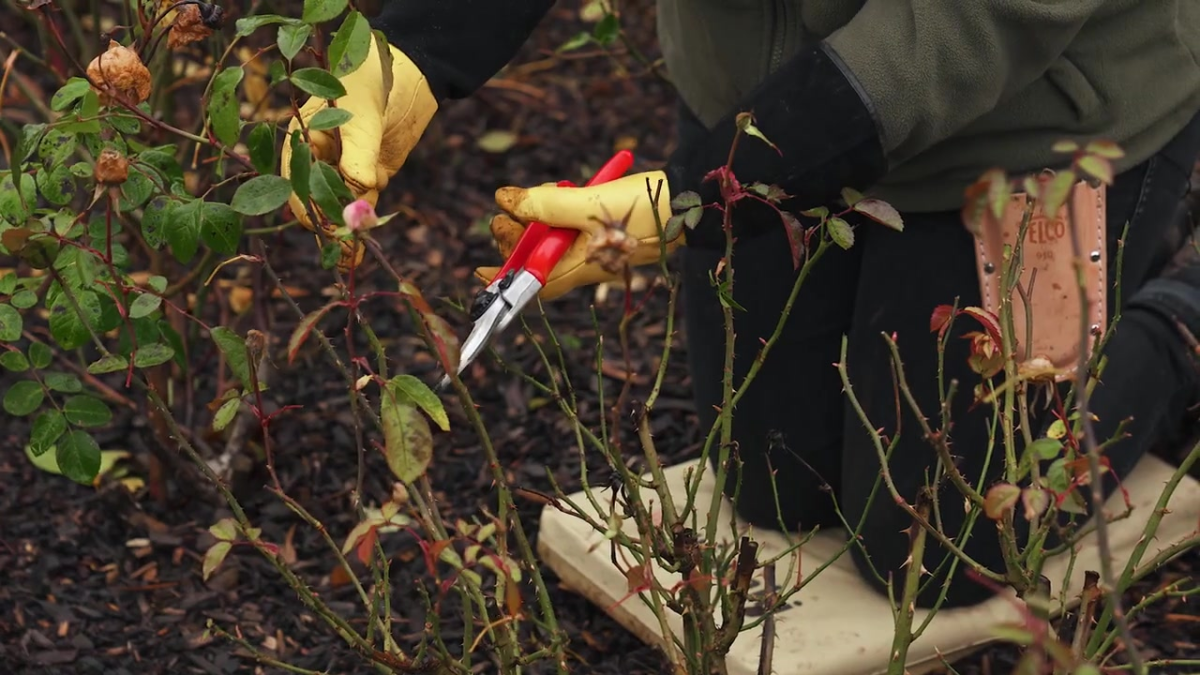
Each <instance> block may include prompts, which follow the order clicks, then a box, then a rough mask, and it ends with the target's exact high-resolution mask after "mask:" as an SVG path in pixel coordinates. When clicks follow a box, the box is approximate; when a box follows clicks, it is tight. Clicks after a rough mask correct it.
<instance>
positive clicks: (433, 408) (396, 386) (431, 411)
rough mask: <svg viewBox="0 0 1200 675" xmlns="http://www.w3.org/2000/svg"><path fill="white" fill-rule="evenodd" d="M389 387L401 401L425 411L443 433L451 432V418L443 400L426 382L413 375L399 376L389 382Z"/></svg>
mask: <svg viewBox="0 0 1200 675" xmlns="http://www.w3.org/2000/svg"><path fill="white" fill-rule="evenodd" d="M388 386H389V387H390V388H391V389H392V393H393V395H395V396H396V397H397V398H398V399H399V400H400V401H402V402H405V403H415V404H416V405H417V406H419V407H420V408H421V410H424V411H425V414H427V415H429V417H430V419H432V420H433V421H434V422H435V423H437V425H438V427H439V428H440V429H441V430H442V431H449V430H450V418H449V417H448V416H447V415H446V409H445V408H444V407H443V406H442V401H441V399H439V398H438V397H437V394H435V393H433V390H431V389H430V388H429V387H428V386H426V385H425V383H424V382H422V381H421V380H418V379H417V378H415V377H413V376H412V375H397V376H396V377H393V378H392V379H391V381H390V382H388Z"/></svg>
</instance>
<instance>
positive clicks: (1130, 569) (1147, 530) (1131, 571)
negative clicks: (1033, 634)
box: [1087, 443, 1200, 655]
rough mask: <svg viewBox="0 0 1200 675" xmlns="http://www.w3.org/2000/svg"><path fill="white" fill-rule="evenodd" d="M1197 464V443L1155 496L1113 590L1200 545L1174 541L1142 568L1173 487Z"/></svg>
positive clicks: (1100, 625)
mask: <svg viewBox="0 0 1200 675" xmlns="http://www.w3.org/2000/svg"><path fill="white" fill-rule="evenodd" d="M1197 461H1200V443H1197V444H1196V445H1194V446H1192V451H1191V452H1190V453H1188V456H1187V457H1186V458H1184V460H1183V461H1182V462H1180V464H1179V466H1178V467H1176V469H1175V472H1174V473H1172V474H1171V478H1170V479H1169V480H1168V481H1167V484H1166V486H1165V487H1164V488H1163V491H1162V493H1161V494H1159V496H1158V502H1157V503H1155V505H1154V511H1152V512H1151V514H1150V518H1149V519H1148V520H1147V521H1146V526H1145V527H1144V528H1143V529H1142V536H1141V538H1140V539H1139V540H1138V543H1137V545H1136V546H1134V549H1133V553H1132V555H1130V557H1129V561H1128V562H1127V563H1126V564H1125V570H1124V573H1123V574H1122V575H1121V580H1120V581H1119V582H1118V583H1116V584H1114V585H1113V588H1115V589H1118V590H1119V589H1123V588H1128V587H1129V586H1130V585H1131V584H1132V583H1133V582H1134V581H1135V580H1136V579H1139V578H1141V577H1142V576H1144V575H1146V574H1148V573H1150V572H1151V571H1153V570H1154V569H1156V568H1157V567H1158V566H1159V565H1161V564H1163V563H1165V562H1166V561H1167V560H1170V559H1171V558H1173V557H1175V556H1176V555H1179V554H1180V553H1182V552H1183V551H1186V550H1189V549H1191V548H1193V547H1195V546H1197V545H1200V536H1192V537H1189V538H1187V539H1184V540H1183V541H1179V542H1176V543H1175V544H1174V545H1172V546H1169V547H1167V548H1166V549H1164V550H1162V551H1160V552H1159V553H1158V555H1156V556H1155V557H1154V558H1153V559H1152V560H1151V561H1150V562H1149V563H1147V564H1145V565H1142V566H1141V567H1139V565H1141V564H1142V556H1144V555H1145V554H1146V549H1147V548H1149V547H1150V542H1152V541H1154V538H1155V535H1156V534H1157V533H1158V526H1159V524H1160V523H1161V522H1162V519H1163V516H1165V515H1166V514H1167V513H1168V509H1167V506H1168V505H1169V504H1170V502H1171V497H1172V496H1173V495H1174V494H1175V490H1176V488H1177V487H1178V486H1179V483H1180V481H1182V480H1183V478H1184V477H1185V476H1187V475H1188V472H1189V471H1190V470H1191V468H1192V465H1194V464H1195V463H1196V462H1197ZM1114 610H1115V606H1114V605H1113V604H1111V603H1108V604H1106V605H1105V607H1104V612H1103V613H1102V614H1101V616H1100V619H1099V620H1098V621H1097V622H1096V631H1095V633H1094V634H1093V636H1092V639H1091V641H1090V642H1089V644H1088V650H1087V653H1088V654H1089V655H1095V654H1096V653H1097V651H1096V650H1097V648H1098V647H1099V636H1100V635H1102V634H1103V633H1104V632H1105V631H1106V630H1107V628H1108V624H1109V622H1110V621H1111V620H1112V619H1113V617H1114V615H1115V611H1114ZM1122 639H1123V640H1125V641H1126V645H1127V646H1129V647H1130V648H1132V643H1131V642H1129V641H1128V639H1127V638H1126V637H1125V636H1124V635H1122Z"/></svg>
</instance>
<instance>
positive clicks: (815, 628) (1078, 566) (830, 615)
mask: <svg viewBox="0 0 1200 675" xmlns="http://www.w3.org/2000/svg"><path fill="white" fill-rule="evenodd" d="M698 469H699V461H695V462H689V463H687V464H681V465H679V466H675V467H672V468H669V469H667V470H666V472H665V473H666V479H667V482H668V484H669V485H670V486H671V493H672V495H673V496H674V499H675V502H676V503H677V504H678V503H682V502H683V501H684V499H686V489H685V485H686V484H687V482H688V476H689V474H690V473H691V472H694V471H696V470H698ZM1174 471H1175V467H1173V466H1171V465H1169V464H1166V463H1164V462H1163V461H1162V460H1160V459H1158V458H1157V457H1153V456H1147V457H1146V458H1145V459H1143V460H1142V461H1141V462H1140V463H1139V465H1138V467H1137V469H1136V470H1135V471H1133V473H1132V474H1130V475H1129V476H1127V477H1126V480H1125V481H1124V485H1125V487H1126V489H1127V490H1128V491H1129V494H1130V501H1131V503H1132V504H1133V509H1134V510H1133V512H1132V514H1131V515H1130V516H1129V517H1128V518H1126V519H1124V520H1119V521H1117V522H1114V523H1111V524H1110V525H1109V528H1108V532H1109V535H1110V537H1109V538H1110V542H1111V545H1112V552H1113V568H1114V570H1116V571H1117V572H1119V571H1120V570H1121V569H1123V568H1124V565H1125V563H1126V561H1128V560H1129V558H1130V556H1131V555H1132V553H1133V549H1134V547H1135V546H1136V545H1137V542H1138V539H1139V538H1140V537H1141V534H1142V530H1143V529H1144V527H1145V525H1146V522H1147V520H1148V519H1149V518H1150V516H1151V515H1152V513H1153V511H1154V506H1155V504H1156V503H1157V501H1158V498H1159V496H1160V495H1161V494H1162V491H1163V487H1164V485H1165V484H1166V482H1167V480H1169V479H1170V477H1171V475H1172V474H1173V473H1174ZM692 475H694V474H692ZM713 482H714V481H713V472H712V471H711V470H709V471H705V472H704V478H703V481H702V483H701V486H700V490H699V494H698V495H697V504H699V505H703V506H706V505H708V504H711V503H712V502H711V498H712V494H713V487H714V485H713ZM596 492H597V493H599V494H596V497H597V500H598V501H599V502H600V503H601V505H607V504H608V503H609V500H610V498H611V495H610V494H609V493H608V489H607V488H605V489H603V490H600V489H597V490H596ZM647 492H648V491H647ZM571 497H572V500H573V501H574V503H576V504H578V505H583V507H585V508H586V507H587V505H589V504H590V502H589V500H588V499H587V498H586V497H585V496H584V495H583V494H582V493H577V494H575V495H571ZM647 498H649V497H647ZM1108 509H1109V512H1110V513H1123V512H1124V504H1123V502H1122V498H1121V496H1120V494H1119V493H1118V494H1117V495H1114V497H1113V500H1112V501H1110V502H1109V507H1108ZM699 510H700V512H701V513H700V521H699V522H700V523H701V524H702V523H703V522H704V519H705V517H706V513H705V510H704V508H703V507H701V508H700V509H699ZM1168 511H1169V513H1167V515H1166V516H1164V517H1163V519H1162V521H1161V523H1160V524H1159V528H1158V534H1157V538H1156V539H1155V541H1154V542H1153V543H1151V544H1150V546H1149V548H1147V550H1146V553H1145V555H1144V556H1143V557H1142V563H1143V564H1144V563H1145V562H1146V561H1149V560H1151V559H1152V558H1153V557H1154V555H1155V554H1157V553H1158V552H1159V551H1161V550H1162V549H1164V548H1167V547H1169V546H1170V545H1172V544H1174V543H1176V542H1179V541H1181V540H1183V539H1186V538H1187V537H1189V536H1192V535H1194V534H1195V533H1196V530H1197V527H1198V525H1197V523H1198V522H1200V483H1198V482H1197V481H1196V480H1195V479H1192V478H1190V477H1187V476H1185V477H1184V478H1183V480H1182V481H1180V483H1179V485H1178V487H1177V488H1176V490H1175V493H1174V495H1173V496H1172V499H1171V501H1170V503H1169V505H1168ZM594 516H595V517H596V518H597V519H598V520H599V521H600V522H605V519H606V516H605V514H603V513H598V514H594ZM729 517H730V505H729V503H728V500H725V499H722V500H721V518H720V522H721V524H722V525H721V526H720V529H721V531H722V532H721V534H722V537H724V539H723V541H722V544H724V545H727V546H730V545H734V544H736V542H731V541H730V540H729V539H728V537H729ZM976 526H977V527H987V526H988V523H987V522H986V520H984V519H983V517H982V516H981V520H980V521H979V522H977V525H976ZM701 527H702V525H701ZM625 528H626V530H627V531H628V532H630V533H631V534H635V535H636V529H635V527H634V526H633V524H632V523H629V522H627V523H626V524H625ZM739 530H740V532H739V535H740V534H747V533H748V534H749V535H750V536H751V538H752V539H753V540H754V541H756V542H757V543H758V544H759V560H765V559H767V558H768V557H772V556H774V555H776V554H778V553H779V552H781V551H783V550H786V549H787V548H788V546H789V544H788V542H787V540H786V539H785V538H784V537H783V536H782V535H780V534H779V533H776V532H770V531H766V530H753V531H751V530H750V528H749V526H747V525H746V524H745V523H744V522H742V521H740V520H739ZM845 541H846V533H845V531H844V530H842V529H837V530H834V529H832V528H830V529H828V530H823V531H821V532H819V533H818V534H817V535H816V536H815V537H813V538H812V539H811V540H810V541H809V542H808V543H806V544H805V545H804V546H803V548H802V549H801V556H802V561H801V564H802V569H803V570H804V573H805V574H808V573H809V572H810V571H815V570H816V569H817V568H818V567H819V566H820V565H821V564H822V563H825V562H826V561H828V560H830V559H831V558H833V557H835V556H837V554H838V552H839V551H840V550H841V549H842V548H843V546H844V543H845ZM538 551H539V554H540V556H541V558H542V560H544V561H545V562H546V563H547V565H549V567H550V568H551V569H552V570H554V572H555V573H556V574H557V575H558V576H559V577H561V578H562V580H563V583H564V585H566V586H567V587H569V588H571V589H573V590H575V591H577V592H578V593H580V594H582V595H583V596H584V597H586V598H588V600H590V601H591V602H592V603H594V604H596V605H598V606H600V607H601V608H603V609H604V610H605V611H606V612H608V613H609V614H610V615H611V616H612V617H613V618H615V619H616V620H617V621H618V622H619V623H621V625H623V626H624V627H625V628H626V629H627V630H629V631H631V632H632V633H634V634H635V635H637V636H638V637H639V638H640V639H641V640H643V641H645V642H647V643H651V644H656V645H660V646H661V645H662V644H663V642H662V634H661V631H660V628H659V622H658V619H657V618H656V617H655V616H654V614H653V613H652V612H651V610H650V608H649V607H648V606H647V604H646V602H644V601H643V600H641V599H640V598H639V597H637V596H631V597H628V598H626V596H627V595H628V593H627V588H628V586H627V581H626V578H625V576H624V575H623V574H622V573H621V570H618V569H616V568H615V567H613V564H612V561H611V550H610V545H609V542H608V541H607V540H605V539H604V537H603V535H602V533H599V532H596V531H595V530H593V529H592V528H590V527H589V526H588V525H586V524H585V523H583V522H582V521H580V520H579V519H578V518H574V517H572V516H569V515H566V514H563V513H561V512H559V511H558V510H556V509H555V508H554V507H550V506H548V507H545V508H544V509H543V511H542V517H541V531H540V534H539V536H538ZM619 555H620V552H619V551H618V556H619ZM618 559H619V558H618ZM1069 560H1070V557H1069V555H1061V556H1058V557H1057V558H1055V559H1052V560H1049V561H1047V563H1046V568H1045V573H1046V576H1047V577H1048V578H1050V579H1051V580H1052V581H1053V585H1054V589H1053V590H1054V593H1055V596H1054V600H1055V602H1054V611H1055V612H1057V611H1058V608H1059V606H1060V605H1059V597H1058V596H1059V594H1061V593H1062V592H1063V588H1062V585H1063V581H1062V580H1063V579H1065V578H1066V574H1067V569H1068V564H1069ZM795 565H796V560H795V556H794V555H793V556H792V557H790V558H784V559H783V560H780V561H779V563H778V564H777V565H776V583H777V584H778V585H779V586H781V587H783V586H785V585H791V584H792V583H794V581H793V580H794V579H795V571H796V567H795ZM1099 569H1100V555H1099V550H1098V548H1097V546H1096V539H1095V534H1094V533H1093V534H1092V535H1090V536H1088V537H1086V538H1084V539H1083V540H1082V541H1081V542H1080V543H1079V545H1078V555H1077V557H1076V562H1075V565H1074V568H1073V569H1072V572H1071V576H1070V582H1069V586H1068V588H1067V589H1066V595H1067V599H1068V607H1070V606H1071V603H1073V602H1074V601H1075V598H1077V597H1078V595H1079V589H1080V588H1082V586H1083V578H1084V573H1085V571H1087V570H1097V571H1098V570H1099ZM656 574H657V576H658V579H659V581H660V582H661V583H662V584H663V586H665V587H667V588H670V587H672V586H673V585H675V584H676V583H678V582H679V581H680V576H679V575H678V574H672V573H667V572H664V571H662V570H656ZM762 590H763V589H762V571H761V570H759V571H758V572H756V573H755V580H754V585H753V587H752V589H751V598H752V599H751V603H753V602H754V600H753V598H754V596H755V595H756V594H761V592H762ZM780 590H782V588H781V589H780ZM623 598H625V599H624V600H623V601H622V599H623ZM747 607H750V603H748V604H747ZM668 615H669V617H670V622H671V623H670V625H671V630H672V631H674V632H675V633H676V635H682V621H681V620H680V618H679V616H678V615H676V614H675V613H673V612H670V611H669V610H668ZM926 616H927V612H925V611H922V610H918V611H917V613H916V616H915V618H914V620H913V625H914V627H915V626H918V625H920V624H921V622H922V621H923V620H924V618H925V617H926ZM1019 620H1020V615H1019V614H1018V612H1017V610H1016V607H1015V606H1014V604H1013V602H1012V600H1011V591H1010V592H1009V595H1007V596H998V597H996V598H993V599H991V600H989V601H987V602H985V603H983V604H980V605H977V606H974V607H967V608H959V609H943V610H941V611H939V612H938V613H937V615H936V616H935V617H934V618H933V620H932V621H931V622H930V625H929V626H928V627H927V628H926V629H925V632H924V634H922V635H921V637H920V638H919V639H918V640H917V641H915V642H914V643H913V645H912V646H911V648H910V649H909V659H908V670H909V672H910V673H913V675H918V674H920V673H925V672H928V671H930V670H933V669H935V668H937V667H939V666H940V665H941V663H942V662H941V659H942V657H943V656H944V657H945V658H946V660H948V661H953V660H954V659H956V658H960V657H962V656H965V655H966V654H968V653H970V652H972V651H974V650H976V649H978V648H979V647H980V646H982V645H985V644H987V643H989V642H993V641H995V640H996V638H995V637H994V635H993V632H994V629H995V628H996V627H998V626H1001V625H1004V624H1011V623H1014V622H1016V621H1019ZM719 621H720V619H719V618H718V622H719ZM893 633H894V631H893V623H892V611H891V606H890V604H889V602H888V599H887V598H886V597H885V596H882V595H880V594H878V593H876V592H875V591H874V590H873V589H872V588H871V587H869V586H868V585H867V583H866V582H865V581H864V580H863V579H862V578H861V577H860V576H859V573H858V571H857V570H856V569H855V567H854V564H853V562H852V561H851V559H850V554H849V552H847V553H846V554H844V555H843V556H842V557H841V558H840V559H838V560H837V561H836V562H834V563H833V564H832V565H830V566H829V567H828V568H826V569H825V570H824V571H822V572H821V573H820V575H819V576H817V577H816V578H815V579H814V580H813V581H812V582H810V583H809V584H808V585H807V586H805V587H804V588H803V589H801V590H800V592H799V593H797V594H796V595H794V596H792V598H791V601H790V603H789V606H788V607H786V608H783V609H781V610H779V611H778V613H777V614H776V638H775V658H774V669H773V672H774V673H776V674H777V675H807V674H809V673H814V674H815V673H820V675H873V674H874V673H882V672H884V671H886V669H887V663H888V659H889V656H890V652H891V646H892V636H893ZM761 638H762V627H761V624H760V625H759V626H757V627H755V628H752V629H748V630H744V631H743V632H742V633H741V634H740V635H739V636H738V639H737V641H736V642H735V643H734V645H733V648H732V650H731V651H730V654H729V658H728V665H729V672H730V674H731V675H755V674H756V673H757V672H758V660H759V650H760V648H761V642H762V640H761ZM939 654H940V655H941V656H939Z"/></svg>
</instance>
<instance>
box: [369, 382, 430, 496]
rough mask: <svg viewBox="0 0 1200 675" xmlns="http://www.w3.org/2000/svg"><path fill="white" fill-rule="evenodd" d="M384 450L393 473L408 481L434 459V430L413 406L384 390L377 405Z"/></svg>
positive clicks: (419, 473) (419, 475)
mask: <svg viewBox="0 0 1200 675" xmlns="http://www.w3.org/2000/svg"><path fill="white" fill-rule="evenodd" d="M379 416H380V418H381V420H382V422H383V438H384V443H385V446H384V448H385V450H384V454H385V455H386V457H387V463H388V467H389V468H390V469H391V470H392V474H394V475H395V476H396V478H399V479H400V480H402V481H404V482H406V483H411V482H412V481H415V480H416V479H417V478H420V477H421V475H423V474H424V473H425V470H426V469H427V468H429V463H430V461H432V459H433V434H432V432H431V431H430V429H429V422H427V421H426V419H425V417H424V416H423V415H422V414H421V413H420V411H418V410H417V409H416V407H414V406H412V405H410V404H408V403H405V402H402V401H401V400H400V399H399V398H398V397H396V396H393V395H390V394H384V396H383V400H382V401H381V402H380V406H379Z"/></svg>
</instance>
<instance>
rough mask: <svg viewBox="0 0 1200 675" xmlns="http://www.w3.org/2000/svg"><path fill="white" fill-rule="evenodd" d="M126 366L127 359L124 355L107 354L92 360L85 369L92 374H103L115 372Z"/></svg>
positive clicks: (127, 365)
mask: <svg viewBox="0 0 1200 675" xmlns="http://www.w3.org/2000/svg"><path fill="white" fill-rule="evenodd" d="M128 367H129V361H128V360H126V359H125V357H124V356H120V355H118V354H109V355H108V356H102V357H100V358H99V359H97V360H96V361H93V362H92V363H91V364H90V365H88V367H87V371H88V372H89V373H91V374H92V375H103V374H105V373H115V372H117V371H118V370H125V369H126V368H128Z"/></svg>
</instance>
